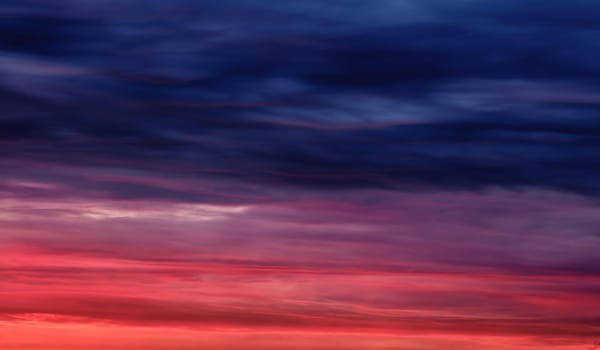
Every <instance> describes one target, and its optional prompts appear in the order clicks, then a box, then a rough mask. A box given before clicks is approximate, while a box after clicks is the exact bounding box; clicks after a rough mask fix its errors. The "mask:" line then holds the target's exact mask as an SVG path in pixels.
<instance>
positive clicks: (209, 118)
mask: <svg viewBox="0 0 600 350" xmlns="http://www.w3.org/2000/svg"><path fill="white" fill-rule="evenodd" d="M562 5H564V4H563V3H562V2H560V1H544V2H541V1H540V2H537V1H536V2H533V3H526V4H525V3H522V2H516V1H508V2H507V1H492V2H489V1H488V2H485V3H483V2H476V1H457V2H452V3H449V2H441V1H433V0H431V1H422V2H416V1H414V2H413V1H407V2H392V1H381V2H378V4H376V5H373V4H369V5H368V6H366V5H365V4H364V3H362V2H357V1H334V2H331V3H327V4H324V3H323V2H322V1H316V0H313V1H306V2H302V3H298V4H289V3H285V4H284V3H281V2H275V1H263V2H250V1H241V0H239V1H234V0H229V1H223V2H219V3H218V4H217V3H198V2H193V1H174V2H159V1H156V2H154V1H150V2H147V1H145V2H140V1H133V0H129V1H120V2H114V1H109V2H96V1H81V2H76V1H58V2H53V3H52V4H48V3H47V2H40V1H18V2H16V1H15V2H12V1H9V2H4V3H3V5H1V6H0V29H1V30H0V33H1V34H0V71H1V75H0V76H1V78H0V100H2V104H3V107H4V108H3V109H4V111H3V113H2V117H1V118H0V138H1V141H2V144H3V147H2V153H3V156H2V157H3V159H5V160H10V159H13V160H14V159H15V158H17V159H20V160H24V159H27V161H28V162H32V163H35V162H42V161H43V162H52V163H68V164H70V165H72V166H83V165H86V166H87V165H88V164H94V165H95V166H98V167H111V168H119V169H130V170H132V171H133V170H135V171H143V172H145V171H149V169H150V168H152V166H153V164H156V163H157V162H161V164H166V163H168V164H169V166H168V167H167V169H164V170H163V172H164V175H165V176H175V177H179V176H186V177H204V176H208V175H205V174H199V173H198V171H197V170H198V168H207V167H208V168H212V169H216V171H217V173H218V174H219V175H218V177H221V176H223V174H227V176H226V177H227V178H230V179H232V180H235V181H236V182H238V183H246V184H247V185H248V186H255V185H257V184H258V185H271V184H277V186H288V185H293V186H300V187H305V188H329V187H332V188H340V187H342V188H343V187H367V188H368V187H377V188H379V187H389V188H399V189H402V188H406V187H414V186H419V187H423V188H440V187H441V188H450V189H452V188H460V189H465V188H466V189H478V188H484V187H487V186H508V187H521V186H527V187H529V186H539V187H545V188H555V189H560V190H568V191H576V192H579V193H584V194H588V195H597V194H598V193H600V188H599V187H598V184H597V181H595V179H596V178H597V177H598V176H599V175H600V166H599V165H598V161H597V159H600V157H599V156H600V149H599V148H598V147H596V146H597V143H598V131H599V128H600V124H598V122H597V118H598V116H597V113H598V105H599V103H600V91H599V89H598V83H597V80H598V74H599V73H600V63H598V62H600V61H599V60H597V59H595V57H596V53H597V52H599V50H600V48H599V47H598V43H597V40H596V38H597V33H598V30H600V28H598V26H597V25H596V24H597V23H596V22H597V21H596V20H595V17H594V16H592V14H593V13H595V12H597V10H600V8H598V6H597V5H596V4H595V3H593V2H590V1H576V2H573V3H572V4H570V5H569V6H562ZM587 9H589V10H587ZM184 169H188V170H187V171H186V170H184ZM209 177H210V176H209ZM80 180H81V181H83V182H85V181H87V180H85V179H80ZM86 186H88V187H92V188H94V187H96V184H94V183H88V184H87V185H86ZM97 189H98V190H100V191H101V190H106V191H109V192H110V191H112V189H115V187H114V186H108V187H107V186H100V187H99V188H97ZM119 192H120V191H119ZM129 192H130V193H131V195H132V196H133V197H138V196H139V195H142V192H144V190H143V189H142V188H139V189H135V190H131V191H129ZM147 195H148V196H153V195H158V196H161V195H166V196H170V195H173V196H178V195H177V193H175V192H166V191H164V190H161V189H156V190H152V189H149V190H148V193H147Z"/></svg>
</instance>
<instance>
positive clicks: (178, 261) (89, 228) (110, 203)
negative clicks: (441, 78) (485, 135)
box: [0, 192, 600, 350]
mask: <svg viewBox="0 0 600 350" xmlns="http://www.w3.org/2000/svg"><path fill="white" fill-rule="evenodd" d="M352 197H359V198H361V199H365V198H377V200H376V201H372V200H367V201H366V203H365V202H362V203H361V202H360V201H359V202H356V201H355V199H352ZM353 201H354V203H353ZM508 202H510V203H512V206H511V207H503V206H502V205H501V204H502V203H508ZM492 208H493V209H495V210H500V211H501V213H502V214H503V215H502V216H500V217H498V216H496V217H495V218H494V215H495V214H494V213H492V212H491V211H490V209H492ZM517 208H521V210H527V211H528V212H531V213H535V214H532V215H536V216H539V217H540V218H542V217H550V216H553V217H556V216H562V219H561V220H560V222H555V223H552V224H551V223H548V225H544V226H543V227H539V228H534V229H531V228H528V227H527V226H528V225H527V223H528V222H529V220H531V219H532V217H531V216H529V217H527V221H524V219H523V218H520V217H518V216H513V215H509V213H510V212H513V211H518V210H519V209H517ZM573 212H577V213H585V214H581V215H585V218H588V219H590V220H594V217H595V216H596V215H597V213H596V210H595V209H593V207H592V206H590V204H589V203H588V202H587V201H586V200H584V199H581V198H578V197H574V196H570V197H569V196H561V195H557V194H552V193H542V192H538V193H536V192H530V193H525V194H521V195H515V194H512V193H510V192H490V193H487V194H478V195H475V194H469V193H463V194H460V193H453V194H441V193H438V194H428V195H426V194H419V195H409V194H404V195H390V194H385V193H362V194H359V193H355V194H352V195H350V197H348V198H344V199H334V198H332V199H328V200H322V201H315V200H312V199H306V200H296V201H288V202H280V203H277V204H261V205H244V206H228V205H196V204H185V203H168V202H162V203H158V202H156V203H153V202H146V203H144V204H142V203H139V204H137V203H134V202H127V201H114V200H95V201H91V202H90V201H83V200H69V201H60V200H58V201H57V200H36V201H28V202H27V203H25V202H23V201H20V200H4V201H3V202H2V215H1V218H0V219H1V220H2V233H3V234H2V236H1V239H0V243H1V244H2V247H3V255H2V258H1V263H2V265H1V268H0V281H1V282H0V287H1V288H0V300H1V304H0V307H1V308H0V315H1V316H0V335H1V338H0V342H1V343H0V344H2V349H10V350H13V349H15V350H16V349H42V348H43V349H65V350H71V349H105V348H110V349H127V350H129V349H197V348H207V349H232V348H235V349H237V348H244V349H440V348H460V349H481V348H486V349H534V348H535V349H565V350H571V349H573V350H575V349H588V348H589V344H590V343H593V341H594V340H593V339H594V335H595V334H596V332H597V330H598V328H597V326H596V325H595V324H594V320H595V319H596V317H597V315H598V314H597V308H596V306H597V305H598V303H599V302H600V296H599V295H598V293H596V290H597V288H599V287H600V278H599V277H598V276H597V275H594V274H587V273H577V274H575V273H573V272H572V271H568V270H564V271H561V270H557V269H548V268H545V267H544V264H545V263H547V261H549V260H548V259H550V258H551V256H550V255H549V254H552V261H560V259H565V260H568V259H569V256H568V253H569V251H568V250H565V251H564V253H563V255H562V256H560V257H556V256H554V254H556V252H555V250H559V249H561V247H558V246H554V244H553V241H555V240H558V239H562V237H564V235H565V233H564V232H563V229H562V228H561V227H560V225H569V224H571V223H570V221H569V220H570V219H569V218H570V217H571V216H572V213H573ZM486 213H488V214H486ZM470 215H475V216H474V217H473V219H472V220H474V221H471V222H466V221H465V220H467V218H468V217H469V216H470ZM481 216H487V219H488V220H489V221H490V222H493V224H487V223H486V222H487V221H480V220H479V219H477V217H481ZM426 217H435V218H436V219H435V220H424V219H423V218H426ZM582 218H583V217H582V216H579V217H578V220H581V219H582ZM467 221H470V220H467ZM540 222H541V220H540ZM557 225H558V226H557ZM508 227H510V228H511V230H507V229H506V228H508ZM449 229H450V230H452V231H453V234H454V237H455V238H456V240H455V241H452V240H450V241H444V240H440V239H436V238H435V237H436V236H437V235H441V234H444V233H445V232H446V230H449ZM523 229H527V230H529V235H530V237H531V238H530V239H531V241H530V242H523V243H522V244H523V246H522V247H520V249H519V250H514V252H515V253H514V258H513V260H512V265H511V264H509V263H511V262H509V261H506V260H505V259H504V258H503V257H502V255H501V254H502V252H505V247H504V244H507V243H505V242H510V241H511V240H514V239H515V236H518V235H521V234H523V231H522V230H523ZM398 232H401V233H402V235H401V236H396V234H397V233H398ZM541 234H543V236H540V235H541ZM467 238H469V239H468V240H467ZM586 239H587V238H586V237H583V236H582V237H577V236H572V237H571V241H570V243H569V244H570V245H571V246H576V247H577V249H578V254H586V249H588V247H586V244H585V242H586ZM499 254H500V255H499ZM589 254H593V252H592V251H591V250H590V251H589ZM557 259H559V260H557Z"/></svg>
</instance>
